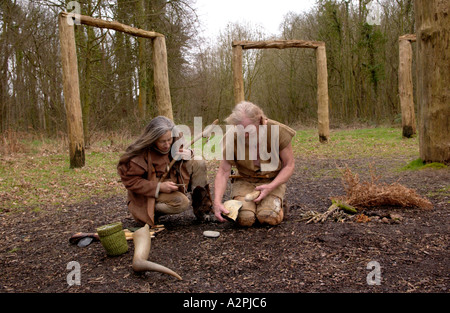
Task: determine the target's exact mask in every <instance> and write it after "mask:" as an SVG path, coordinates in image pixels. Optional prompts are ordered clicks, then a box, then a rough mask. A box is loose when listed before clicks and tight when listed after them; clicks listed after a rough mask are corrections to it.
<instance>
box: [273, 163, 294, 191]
mask: <svg viewBox="0 0 450 313" xmlns="http://www.w3.org/2000/svg"><path fill="white" fill-rule="evenodd" d="M294 169H295V165H294V164H288V165H286V166H285V167H283V168H282V169H281V171H280V172H279V173H278V175H277V176H276V177H275V179H274V180H273V181H272V182H271V183H270V185H272V186H273V188H276V187H278V186H280V185H282V184H284V183H287V182H288V180H289V178H291V176H292V174H293V173H294Z"/></svg>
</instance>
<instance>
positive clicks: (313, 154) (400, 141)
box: [292, 127, 419, 159]
mask: <svg viewBox="0 0 450 313" xmlns="http://www.w3.org/2000/svg"><path fill="white" fill-rule="evenodd" d="M292 146H293V149H294V153H295V154H296V156H297V157H301V158H306V159H310V158H314V159H353V158H361V157H362V158H369V157H385V158H391V157H398V156H399V155H402V156H403V157H405V158H412V157H416V156H417V155H418V154H419V142H418V138H411V139H404V138H402V133H401V129H399V128H381V127H380V128H368V129H350V130H331V132H330V140H329V142H328V143H325V144H322V143H320V142H319V135H318V133H317V130H299V131H297V134H296V135H295V137H294V139H293V141H292Z"/></svg>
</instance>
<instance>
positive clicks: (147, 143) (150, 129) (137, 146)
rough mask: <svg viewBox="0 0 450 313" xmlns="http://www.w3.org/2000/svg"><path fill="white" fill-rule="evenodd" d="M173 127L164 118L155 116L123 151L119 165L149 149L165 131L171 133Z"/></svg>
mask: <svg viewBox="0 0 450 313" xmlns="http://www.w3.org/2000/svg"><path fill="white" fill-rule="evenodd" d="M174 126H175V124H174V123H173V122H172V121H171V120H170V119H168V118H167V117H165V116H157V117H155V118H154V119H152V120H151V121H150V122H149V123H148V124H147V126H146V127H145V128H144V131H143V132H142V133H141V135H140V136H139V137H138V138H137V139H136V141H135V142H134V143H132V144H131V145H130V146H129V147H128V148H127V149H126V150H125V153H124V154H123V155H122V156H121V157H120V160H119V164H120V163H126V162H128V161H129V160H131V159H132V158H133V157H135V156H138V155H140V154H141V153H142V152H144V151H145V150H147V149H148V148H150V147H151V145H152V144H153V143H154V142H155V141H156V140H157V139H158V138H159V137H161V136H162V135H164V134H165V133H167V131H172V129H173V128H174Z"/></svg>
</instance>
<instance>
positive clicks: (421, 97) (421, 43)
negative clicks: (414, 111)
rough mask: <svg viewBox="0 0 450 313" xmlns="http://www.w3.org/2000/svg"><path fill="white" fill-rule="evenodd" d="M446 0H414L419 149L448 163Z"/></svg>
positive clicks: (428, 158)
mask: <svg viewBox="0 0 450 313" xmlns="http://www.w3.org/2000/svg"><path fill="white" fill-rule="evenodd" d="M449 11H450V0H416V1H415V15H416V31H417V103H418V108H419V109H418V111H419V150H420V157H421V158H422V160H424V161H425V162H446V163H448V162H450V135H449V134H450V104H449V103H450V87H449V86H450V75H449V72H450V49H449V48H448V45H449V38H450V16H449V13H450V12H449Z"/></svg>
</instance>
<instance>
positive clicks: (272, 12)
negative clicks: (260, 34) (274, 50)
mask: <svg viewBox="0 0 450 313" xmlns="http://www.w3.org/2000/svg"><path fill="white" fill-rule="evenodd" d="M314 4H315V0H196V5H195V7H196V8H197V14H198V17H199V19H200V21H201V23H202V28H203V30H204V32H203V35H204V36H206V37H209V38H210V39H214V38H216V37H217V36H218V35H219V32H220V31H222V30H224V29H225V27H226V26H227V24H228V23H230V22H231V23H235V22H242V23H250V24H252V25H254V26H256V27H262V28H263V30H264V32H265V33H267V34H268V35H274V34H278V33H279V25H280V24H281V22H282V20H283V16H284V15H285V14H286V13H288V12H289V11H292V12H295V13H301V12H304V11H307V10H309V9H310V8H312V7H313V6H314Z"/></svg>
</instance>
